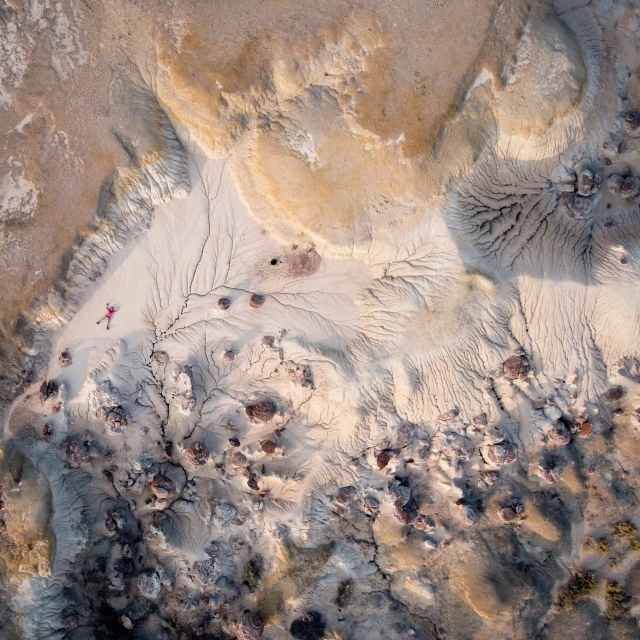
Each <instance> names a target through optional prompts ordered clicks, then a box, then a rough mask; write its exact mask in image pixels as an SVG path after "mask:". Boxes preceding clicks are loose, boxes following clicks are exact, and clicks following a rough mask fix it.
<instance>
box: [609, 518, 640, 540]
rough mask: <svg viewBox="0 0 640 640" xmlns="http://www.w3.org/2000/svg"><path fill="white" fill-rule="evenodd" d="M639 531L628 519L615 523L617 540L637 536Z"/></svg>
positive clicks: (614, 531) (614, 528)
mask: <svg viewBox="0 0 640 640" xmlns="http://www.w3.org/2000/svg"><path fill="white" fill-rule="evenodd" d="M637 533H638V530H637V529H636V526H635V525H634V524H633V523H632V522H629V521H628V520H625V521H623V522H616V523H615V524H614V525H613V537H614V538H615V539H616V540H632V539H633V538H635V537H636V534H637Z"/></svg>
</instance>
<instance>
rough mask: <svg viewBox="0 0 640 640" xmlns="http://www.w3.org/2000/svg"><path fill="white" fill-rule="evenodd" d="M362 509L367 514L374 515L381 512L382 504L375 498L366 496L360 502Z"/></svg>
mask: <svg viewBox="0 0 640 640" xmlns="http://www.w3.org/2000/svg"><path fill="white" fill-rule="evenodd" d="M360 508H361V509H362V511H364V512H365V513H368V514H370V515H373V514H376V513H378V511H380V503H379V502H378V500H377V499H376V498H374V497H373V496H365V497H364V498H363V499H362V501H361V502H360Z"/></svg>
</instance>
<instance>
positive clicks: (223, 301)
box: [218, 298, 231, 311]
mask: <svg viewBox="0 0 640 640" xmlns="http://www.w3.org/2000/svg"><path fill="white" fill-rule="evenodd" d="M230 306H231V300H229V298H220V299H219V300H218V309H220V311H226V310H227V309H228V308H229V307H230Z"/></svg>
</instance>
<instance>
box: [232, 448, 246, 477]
mask: <svg viewBox="0 0 640 640" xmlns="http://www.w3.org/2000/svg"><path fill="white" fill-rule="evenodd" d="M238 444H239V443H238ZM229 466H230V467H231V469H232V470H233V471H235V472H236V473H237V472H239V471H244V470H245V469H246V468H247V456H245V455H244V454H243V453H241V452H240V451H236V452H235V453H232V454H231V455H230V456H229Z"/></svg>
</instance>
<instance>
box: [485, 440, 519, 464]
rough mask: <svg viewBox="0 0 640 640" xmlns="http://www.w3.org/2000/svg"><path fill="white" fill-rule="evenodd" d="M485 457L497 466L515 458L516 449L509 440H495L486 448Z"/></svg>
mask: <svg viewBox="0 0 640 640" xmlns="http://www.w3.org/2000/svg"><path fill="white" fill-rule="evenodd" d="M487 458H489V460H490V461H491V462H493V464H496V465H499V466H502V465H503V464H509V463H511V462H514V461H515V459H516V458H517V449H516V447H515V445H513V444H511V443H510V442H506V441H503V442H497V443H496V444H493V445H491V446H490V447H489V448H488V449H487Z"/></svg>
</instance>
